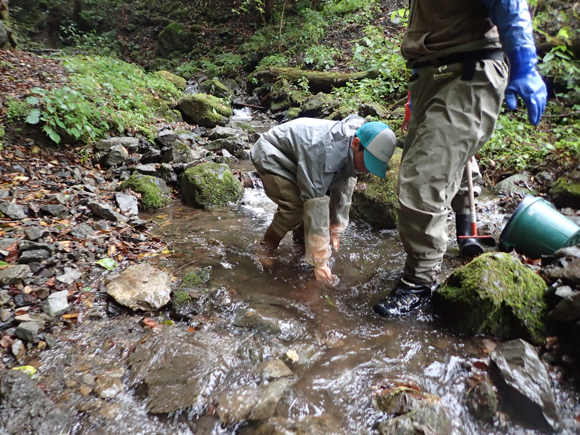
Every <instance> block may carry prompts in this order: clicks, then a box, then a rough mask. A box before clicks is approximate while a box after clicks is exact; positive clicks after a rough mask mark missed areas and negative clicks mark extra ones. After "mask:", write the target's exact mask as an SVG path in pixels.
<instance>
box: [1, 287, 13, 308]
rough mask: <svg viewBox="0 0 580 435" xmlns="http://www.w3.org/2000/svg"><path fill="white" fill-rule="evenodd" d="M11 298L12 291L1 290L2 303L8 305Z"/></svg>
mask: <svg viewBox="0 0 580 435" xmlns="http://www.w3.org/2000/svg"><path fill="white" fill-rule="evenodd" d="M11 300H12V298H11V297H10V293H8V291H7V290H2V291H0V305H6V304H7V303H8V302H10V301H11Z"/></svg>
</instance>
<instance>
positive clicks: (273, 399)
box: [249, 379, 293, 421]
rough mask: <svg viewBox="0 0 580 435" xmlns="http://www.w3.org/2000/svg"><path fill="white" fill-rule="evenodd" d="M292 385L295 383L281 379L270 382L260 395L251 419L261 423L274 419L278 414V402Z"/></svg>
mask: <svg viewBox="0 0 580 435" xmlns="http://www.w3.org/2000/svg"><path fill="white" fill-rule="evenodd" d="M292 383H293V381H292V380H290V379H280V380H277V381H274V382H270V383H269V384H268V385H267V386H266V388H265V389H264V390H263V392H262V393H261V394H260V396H259V399H258V402H257V403H256V404H255V406H254V408H253V409H252V412H251V414H250V416H249V419H250V420H251V421H260V420H266V419H268V418H270V417H272V416H273V415H274V413H275V412H276V407H277V406H278V402H279V401H280V399H281V398H282V396H283V395H284V393H285V392H286V390H287V389H288V387H289V386H290V385H292Z"/></svg>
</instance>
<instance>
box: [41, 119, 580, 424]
mask: <svg viewBox="0 0 580 435" xmlns="http://www.w3.org/2000/svg"><path fill="white" fill-rule="evenodd" d="M242 114H245V112H244V113H240V115H242ZM234 169H238V170H241V171H243V172H251V171H252V170H253V167H252V165H251V163H249V162H247V161H245V162H240V163H238V164H236V166H235V168H234ZM256 184H257V186H256V188H247V189H246V191H245V197H244V200H243V201H242V203H241V204H240V205H238V206H236V207H231V208H222V209H212V210H199V209H194V208H191V207H188V206H186V205H183V204H181V203H179V202H176V203H174V204H173V205H172V206H171V207H169V208H166V209H162V210H159V211H157V212H155V213H151V214H141V215H140V217H142V218H143V219H151V220H153V221H155V222H156V223H157V226H156V227H155V230H154V231H155V232H156V234H157V235H158V236H159V237H161V238H162V239H163V240H164V241H166V242H167V243H168V244H169V245H170V250H171V252H170V253H169V254H167V255H161V256H159V257H156V258H155V259H154V260H153V262H152V264H153V265H154V266H156V267H158V268H160V269H162V270H165V271H167V272H168V273H170V274H172V275H174V276H176V277H177V278H178V279H179V278H182V277H183V276H184V275H185V274H186V273H188V272H194V271H197V270H199V269H200V268H204V267H208V266H211V272H210V279H211V288H212V292H213V293H212V296H211V297H210V300H208V301H206V302H207V304H209V305H207V304H206V307H207V306H211V308H210V309H207V310H206V311H205V312H203V313H201V314H199V315H197V316H195V317H194V318H193V319H191V320H190V321H189V322H186V321H184V322H176V323H175V324H172V323H173V322H171V321H167V319H168V318H169V316H170V312H169V310H165V311H163V312H162V313H161V315H158V316H155V315H154V314H145V315H144V316H135V315H132V316H131V315H127V313H126V312H124V311H122V310H121V311H119V313H118V316H117V317H113V318H111V317H107V315H106V314H105V313H107V314H108V315H109V316H110V315H111V310H114V309H115V307H111V305H110V304H109V303H108V302H107V299H106V298H102V297H98V296H95V297H94V298H91V297H88V298H86V299H85V301H84V303H85V304H86V305H87V307H88V308H89V310H88V311H87V312H86V313H85V314H84V315H83V316H81V317H80V318H79V319H78V323H77V324H76V325H75V326H74V328H70V329H67V330H63V331H62V332H61V334H60V337H59V338H60V342H59V344H58V345H57V346H56V347H54V348H53V349H50V350H47V351H45V352H43V353H42V354H41V361H39V362H38V363H37V365H38V366H40V369H39V375H40V379H39V380H40V382H41V384H42V385H44V386H45V391H46V392H47V393H48V394H49V396H50V397H51V398H52V399H53V400H55V402H56V403H57V404H58V405H59V406H61V407H63V408H66V409H68V410H70V412H69V414H70V415H71V416H73V422H72V423H73V430H72V433H74V434H103V435H104V434H112V433H123V434H130V435H137V434H159V435H161V434H198V435H203V434H234V433H239V434H243V435H247V434H252V433H260V434H261V433H272V434H274V433H275V434H286V433H288V434H319V433H320V434H324V433H328V434H334V433H336V434H377V433H378V430H377V426H378V423H379V422H380V421H381V420H383V419H385V418H386V416H385V414H384V413H383V412H380V411H378V410H377V409H375V407H374V405H373V393H374V392H375V391H376V390H377V389H379V388H381V387H386V386H389V385H391V386H392V385H413V386H416V387H418V389H420V391H421V392H424V393H429V394H432V395H435V396H438V397H439V398H440V400H441V403H442V404H443V406H444V407H445V408H446V409H447V411H448V413H449V415H450V417H451V418H452V425H453V433H455V434H540V433H542V432H541V431H539V430H536V429H534V428H527V429H524V428H523V426H520V425H518V424H515V423H512V422H510V421H509V419H506V420H505V421H501V420H502V419H500V422H497V423H495V424H494V425H492V424H490V423H485V422H482V421H479V420H477V419H475V418H474V417H473V416H472V415H471V414H470V413H469V412H468V410H467V408H466V406H465V396H466V393H467V390H468V389H469V386H468V384H467V380H468V378H469V377H470V376H471V375H472V373H473V371H474V370H475V368H474V367H475V366H477V364H478V363H479V362H480V361H482V360H483V359H485V358H486V356H487V353H488V352H489V351H490V350H491V349H492V348H493V346H494V342H493V341H492V340H489V339H485V338H480V337H464V336H458V335H456V334H452V333H450V332H448V331H446V330H445V329H444V328H442V327H440V326H439V325H438V322H437V320H436V319H435V318H434V317H433V315H432V314H431V313H430V312H429V310H428V309H424V310H421V311H419V312H418V313H414V314H413V315H409V316H405V317H402V318H399V319H383V318H379V317H378V316H376V315H374V314H373V313H372V306H373V303H374V302H375V301H376V300H377V299H378V298H380V297H382V296H385V295H386V294H387V293H388V291H389V290H390V288H391V287H392V286H393V285H394V283H395V282H396V280H397V279H398V278H399V274H400V271H401V270H402V268H403V264H404V259H405V255H404V250H403V247H402V244H401V242H400V240H399V237H398V233H397V231H396V230H383V231H374V230H372V229H371V228H370V227H369V226H368V225H366V224H364V223H360V222H353V223H351V224H350V225H349V227H348V229H347V231H346V233H345V234H344V235H343V236H342V238H341V244H340V250H339V252H335V253H333V256H332V259H331V263H330V266H331V268H332V270H333V273H334V274H336V275H337V276H338V277H339V279H340V281H339V282H338V284H336V285H335V286H334V287H328V286H324V285H321V284H319V283H317V282H316V281H314V280H313V273H312V268H311V267H310V266H308V265H307V264H306V263H305V262H304V260H303V253H302V252H301V251H300V249H299V248H298V247H297V246H296V245H295V244H294V243H293V241H292V238H291V236H290V235H287V236H286V238H285V239H284V240H283V241H282V244H281V245H280V248H279V249H278V251H277V253H276V255H275V261H274V265H273V266H272V267H271V268H269V269H264V268H263V267H262V265H261V263H260V262H259V261H258V258H257V256H256V246H257V241H259V240H260V239H261V238H262V236H263V233H264V232H265V230H266V228H267V227H268V225H269V223H270V221H271V219H272V215H273V213H274V212H275V207H276V205H275V204H274V203H273V202H271V201H270V200H269V199H268V198H267V197H266V196H265V194H264V191H263V190H262V189H261V188H260V187H259V182H258V183H256ZM480 202H481V203H483V208H484V209H486V210H490V212H489V213H487V215H486V216H485V219H487V220H488V221H489V220H491V221H494V222H496V223H498V222H501V221H502V220H503V216H500V215H497V212H495V213H494V212H493V210H494V206H493V199H491V198H488V199H482V201H480ZM481 205H482V204H480V206H481ZM448 231H449V236H450V239H451V240H453V238H454V228H453V225H449V228H448ZM458 254H459V251H458V248H457V246H456V244H455V243H454V242H451V243H450V245H449V250H448V252H447V255H446V256H445V261H444V266H443V273H442V275H443V276H442V279H443V278H444V277H445V276H447V275H448V274H449V273H450V271H451V270H452V269H453V268H454V267H457V266H459V265H460V264H462V263H461V261H460V259H459V255H458ZM103 290H104V289H103V288H101V289H100V291H101V293H102V292H103ZM256 316H257V317H258V320H257V321H256ZM143 317H149V318H150V320H152V321H154V322H155V323H156V324H157V326H155V327H153V328H150V327H144V326H143V322H142V319H143ZM270 359H280V360H282V361H284V362H285V363H286V365H287V366H288V367H289V368H290V370H291V372H292V376H290V377H288V378H284V379H287V381H285V382H286V384H285V385H284V388H283V390H282V391H283V393H282V394H280V397H279V401H278V402H277V405H275V417H274V418H275V419H281V420H280V421H284V422H286V423H284V424H287V426H286V428H288V427H290V426H291V429H292V430H290V429H288V430H284V429H279V430H278V431H270V432H265V431H263V430H262V431H258V429H259V423H258V422H250V423H247V422H246V421H245V420H244V419H242V421H237V420H236V418H235V415H234V414H236V412H235V410H236V409H240V408H241V407H243V402H244V401H251V400H252V395H255V394H257V392H258V391H259V387H260V382H262V381H260V380H259V379H258V376H257V375H256V373H258V372H257V370H258V369H259V367H261V364H263V363H264V362H267V361H268V360H270ZM550 376H551V381H552V384H553V387H554V392H555V395H556V403H557V408H558V412H559V414H560V415H561V417H562V421H563V426H564V433H578V426H577V425H575V422H574V416H575V415H576V414H577V413H578V403H579V402H580V401H579V399H580V397H579V395H578V393H576V392H574V391H573V390H572V389H571V388H570V387H569V386H568V385H567V384H566V383H565V382H564V381H562V380H560V379H559V377H558V371H557V370H555V369H552V370H551V372H550ZM155 379H157V381H156V380H155ZM156 382H157V383H156ZM276 382H279V381H276ZM144 383H147V384H148V390H149V391H147V389H144V388H143V385H144ZM113 390H114V391H113ZM111 391H113V392H111ZM91 392H93V394H91ZM94 392H97V394H94ZM155 394H157V397H156V398H155V397H154V395H155ZM224 403H227V404H230V405H231V408H232V409H233V410H234V411H231V410H228V409H225V408H226V406H225V405H224ZM176 409H179V410H177V411H176ZM165 411H169V412H165ZM232 415H234V416H232ZM220 419H222V422H220ZM223 420H228V421H229V423H228V424H224V423H223ZM277 421H278V420H277ZM288 422H293V423H292V425H290V426H288ZM257 431H258V432H257Z"/></svg>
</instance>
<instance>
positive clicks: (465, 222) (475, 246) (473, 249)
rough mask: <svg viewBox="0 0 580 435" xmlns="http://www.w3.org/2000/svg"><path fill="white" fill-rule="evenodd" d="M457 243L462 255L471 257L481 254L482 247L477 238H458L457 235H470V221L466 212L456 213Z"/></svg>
mask: <svg viewBox="0 0 580 435" xmlns="http://www.w3.org/2000/svg"><path fill="white" fill-rule="evenodd" d="M455 225H456V231H457V245H459V252H460V253H461V256H462V257H465V258H472V257H477V256H479V255H481V254H483V248H482V247H481V245H480V244H479V241H478V240H477V239H460V238H459V236H471V235H473V233H472V232H471V222H470V220H469V215H468V214H456V215H455Z"/></svg>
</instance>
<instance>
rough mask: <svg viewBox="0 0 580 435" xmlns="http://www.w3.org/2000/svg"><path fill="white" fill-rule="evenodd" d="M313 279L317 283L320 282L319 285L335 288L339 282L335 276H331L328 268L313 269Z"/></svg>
mask: <svg viewBox="0 0 580 435" xmlns="http://www.w3.org/2000/svg"><path fill="white" fill-rule="evenodd" d="M314 277H315V278H316V281H317V282H320V283H321V284H328V285H330V286H335V285H336V284H338V283H339V281H340V280H339V279H338V277H337V276H336V275H333V274H332V272H331V271H330V267H328V266H321V267H315V268H314Z"/></svg>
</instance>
